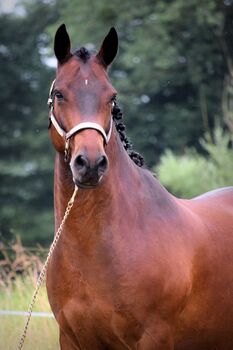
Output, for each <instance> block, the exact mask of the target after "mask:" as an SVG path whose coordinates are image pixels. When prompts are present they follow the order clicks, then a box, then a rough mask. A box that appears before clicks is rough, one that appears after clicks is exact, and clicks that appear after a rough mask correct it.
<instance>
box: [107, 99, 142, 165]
mask: <svg viewBox="0 0 233 350" xmlns="http://www.w3.org/2000/svg"><path fill="white" fill-rule="evenodd" d="M112 117H113V121H114V124H115V126H116V129H117V131H118V133H119V135H120V139H121V141H122V143H123V146H124V148H125V150H126V152H127V153H128V155H129V156H130V158H131V159H132V160H133V161H134V163H135V164H136V165H137V166H139V167H143V166H144V165H145V160H144V158H143V157H142V156H141V155H140V154H139V153H138V152H135V151H134V150H133V145H132V143H131V142H130V140H129V138H128V137H127V136H126V133H125V129H126V127H125V124H124V122H123V114H122V112H121V109H120V107H119V106H118V105H117V103H116V102H115V103H114V107H113V109H112Z"/></svg>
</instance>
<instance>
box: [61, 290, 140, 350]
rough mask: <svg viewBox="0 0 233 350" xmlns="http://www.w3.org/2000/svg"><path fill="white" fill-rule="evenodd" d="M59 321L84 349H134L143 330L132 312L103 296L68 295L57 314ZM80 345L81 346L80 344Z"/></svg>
mask: <svg viewBox="0 0 233 350" xmlns="http://www.w3.org/2000/svg"><path fill="white" fill-rule="evenodd" d="M58 322H59V324H60V326H61V328H62V329H63V330H65V332H66V333H67V335H69V336H70V337H71V338H73V341H74V342H76V343H77V344H79V345H82V346H83V348H85V349H103V348H104V347H105V346H106V347H108V346H111V349H117V350H120V349H125V348H126V345H127V346H130V348H132V349H134V348H135V344H136V343H137V342H138V340H139V339H140V336H141V334H142V329H141V326H140V325H139V323H138V322H137V320H136V319H135V318H134V317H133V315H132V314H131V313H130V312H129V311H127V310H125V309H123V308H121V307H120V305H119V304H117V303H116V304H114V303H110V302H109V301H107V300H106V299H105V298H104V297H102V298H100V297H93V298H90V296H88V295H87V294H85V295H84V294H83V292H82V295H81V296H80V294H79V296H78V298H75V297H73V298H70V299H69V300H68V301H67V302H66V304H65V305H64V306H63V307H62V309H61V310H60V312H59V314H58ZM81 348H82V347H81Z"/></svg>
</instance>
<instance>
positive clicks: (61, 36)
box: [54, 24, 71, 63]
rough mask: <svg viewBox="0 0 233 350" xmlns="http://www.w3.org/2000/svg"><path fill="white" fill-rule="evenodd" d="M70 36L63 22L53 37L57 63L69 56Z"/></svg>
mask: <svg viewBox="0 0 233 350" xmlns="http://www.w3.org/2000/svg"><path fill="white" fill-rule="evenodd" d="M70 46H71V45H70V37H69V35H68V33H67V31H66V26H65V24H62V25H61V26H60V27H59V28H58V30H57V32H56V34H55V39H54V52H55V55H56V57H57V60H58V62H59V63H63V62H65V61H66V60H67V59H68V58H69V57H70V56H71V52H70Z"/></svg>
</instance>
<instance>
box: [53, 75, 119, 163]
mask: <svg viewBox="0 0 233 350" xmlns="http://www.w3.org/2000/svg"><path fill="white" fill-rule="evenodd" d="M54 84H55V80H54V81H53V82H52V84H51V87H50V90H49V98H48V102H47V104H48V106H49V108H50V116H49V120H50V125H51V124H53V126H54V127H55V129H56V130H57V132H58V134H59V135H60V136H61V137H62V138H64V140H65V161H66V162H68V161H69V157H70V151H69V141H70V139H71V137H73V136H74V135H75V134H77V133H78V132H79V131H81V130H85V129H94V130H96V131H98V132H99V133H100V134H101V135H102V136H103V139H104V142H105V144H107V143H108V142H109V140H110V137H111V133H112V124H113V121H112V117H111V120H110V127H109V131H108V133H106V132H105V130H104V129H103V127H102V126H101V125H100V124H98V123H94V122H83V123H79V124H77V125H75V126H74V127H73V128H72V129H71V130H70V131H68V132H66V131H65V130H64V129H63V128H62V127H61V126H60V125H59V123H58V121H57V119H56V117H55V115H54V113H53V107H54V106H53V103H54V99H53V96H52V94H53V88H54ZM50 125H49V127H50Z"/></svg>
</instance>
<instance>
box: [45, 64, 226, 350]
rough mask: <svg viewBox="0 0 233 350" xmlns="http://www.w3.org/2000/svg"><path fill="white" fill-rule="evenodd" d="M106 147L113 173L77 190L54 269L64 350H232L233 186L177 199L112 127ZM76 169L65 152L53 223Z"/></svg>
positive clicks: (50, 278)
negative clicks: (141, 164) (135, 159)
mask: <svg viewBox="0 0 233 350" xmlns="http://www.w3.org/2000/svg"><path fill="white" fill-rule="evenodd" d="M72 60H73V58H71V59H69V60H68V61H67V63H66V65H68V64H69V62H70V61H72ZM73 64H74V63H73ZM52 132H55V131H54V130H53V131H52ZM85 133H89V134H91V133H92V134H91V135H92V136H91V139H92V141H93V140H94V138H95V137H96V131H93V130H92V131H88V130H85V131H83V135H85ZM80 135H81V134H80ZM86 135H87V134H86ZM83 137H84V136H83ZM86 137H87V136H86ZM98 137H100V136H98ZM75 147H76V146H73V149H76V148H75ZM73 149H72V151H73ZM106 154H107V156H108V160H109V171H108V173H107V175H105V178H104V180H103V182H102V183H101V184H100V185H99V186H98V187H96V188H90V189H80V190H79V192H78V196H77V198H76V200H75V203H74V207H73V208H72V212H71V214H70V217H69V218H68V220H67V223H66V225H65V228H64V232H63V233H62V236H61V238H60V240H59V242H58V245H57V247H56V249H55V251H54V254H53V256H52V260H51V262H50V264H49V268H48V272H47V289H48V296H49V301H50V304H51V307H52V310H53V312H54V314H55V317H56V319H57V321H58V323H59V327H60V344H61V349H62V350H73V349H86V350H95V349H96V350H98V349H100V350H104V349H106V350H107V349H116V350H121V349H122V350H123V349H138V350H172V349H175V350H213V349H218V350H232V349H233V188H227V189H222V190H218V191H215V192H210V193H207V194H205V195H202V196H200V197H197V198H195V199H192V200H182V199H177V198H175V197H174V196H172V195H171V194H170V193H168V192H167V191H166V190H165V189H164V188H163V186H162V185H161V184H160V183H159V182H158V181H157V180H156V179H155V178H154V177H153V176H152V174H151V173H150V172H149V171H148V170H146V169H142V168H139V167H138V166H137V165H135V164H134V162H133V161H132V160H131V159H130V158H129V156H128V155H127V153H126V151H125V149H124V148H123V146H122V143H121V141H120V138H119V135H118V133H117V131H116V129H115V128H114V129H113V133H112V136H111V138H110V141H109V143H108V145H107V146H106ZM71 164H73V163H72V162H71ZM73 176H74V172H73V170H72V167H71V169H70V167H69V166H68V165H67V163H65V162H64V159H63V155H62V154H61V153H58V154H57V156H56V164H55V219H56V227H57V226H58V225H59V223H60V221H61V220H62V217H63V214H64V210H65V207H66V205H67V202H68V200H69V198H70V196H71V194H72V191H73V188H74V184H73V179H72V178H73Z"/></svg>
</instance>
